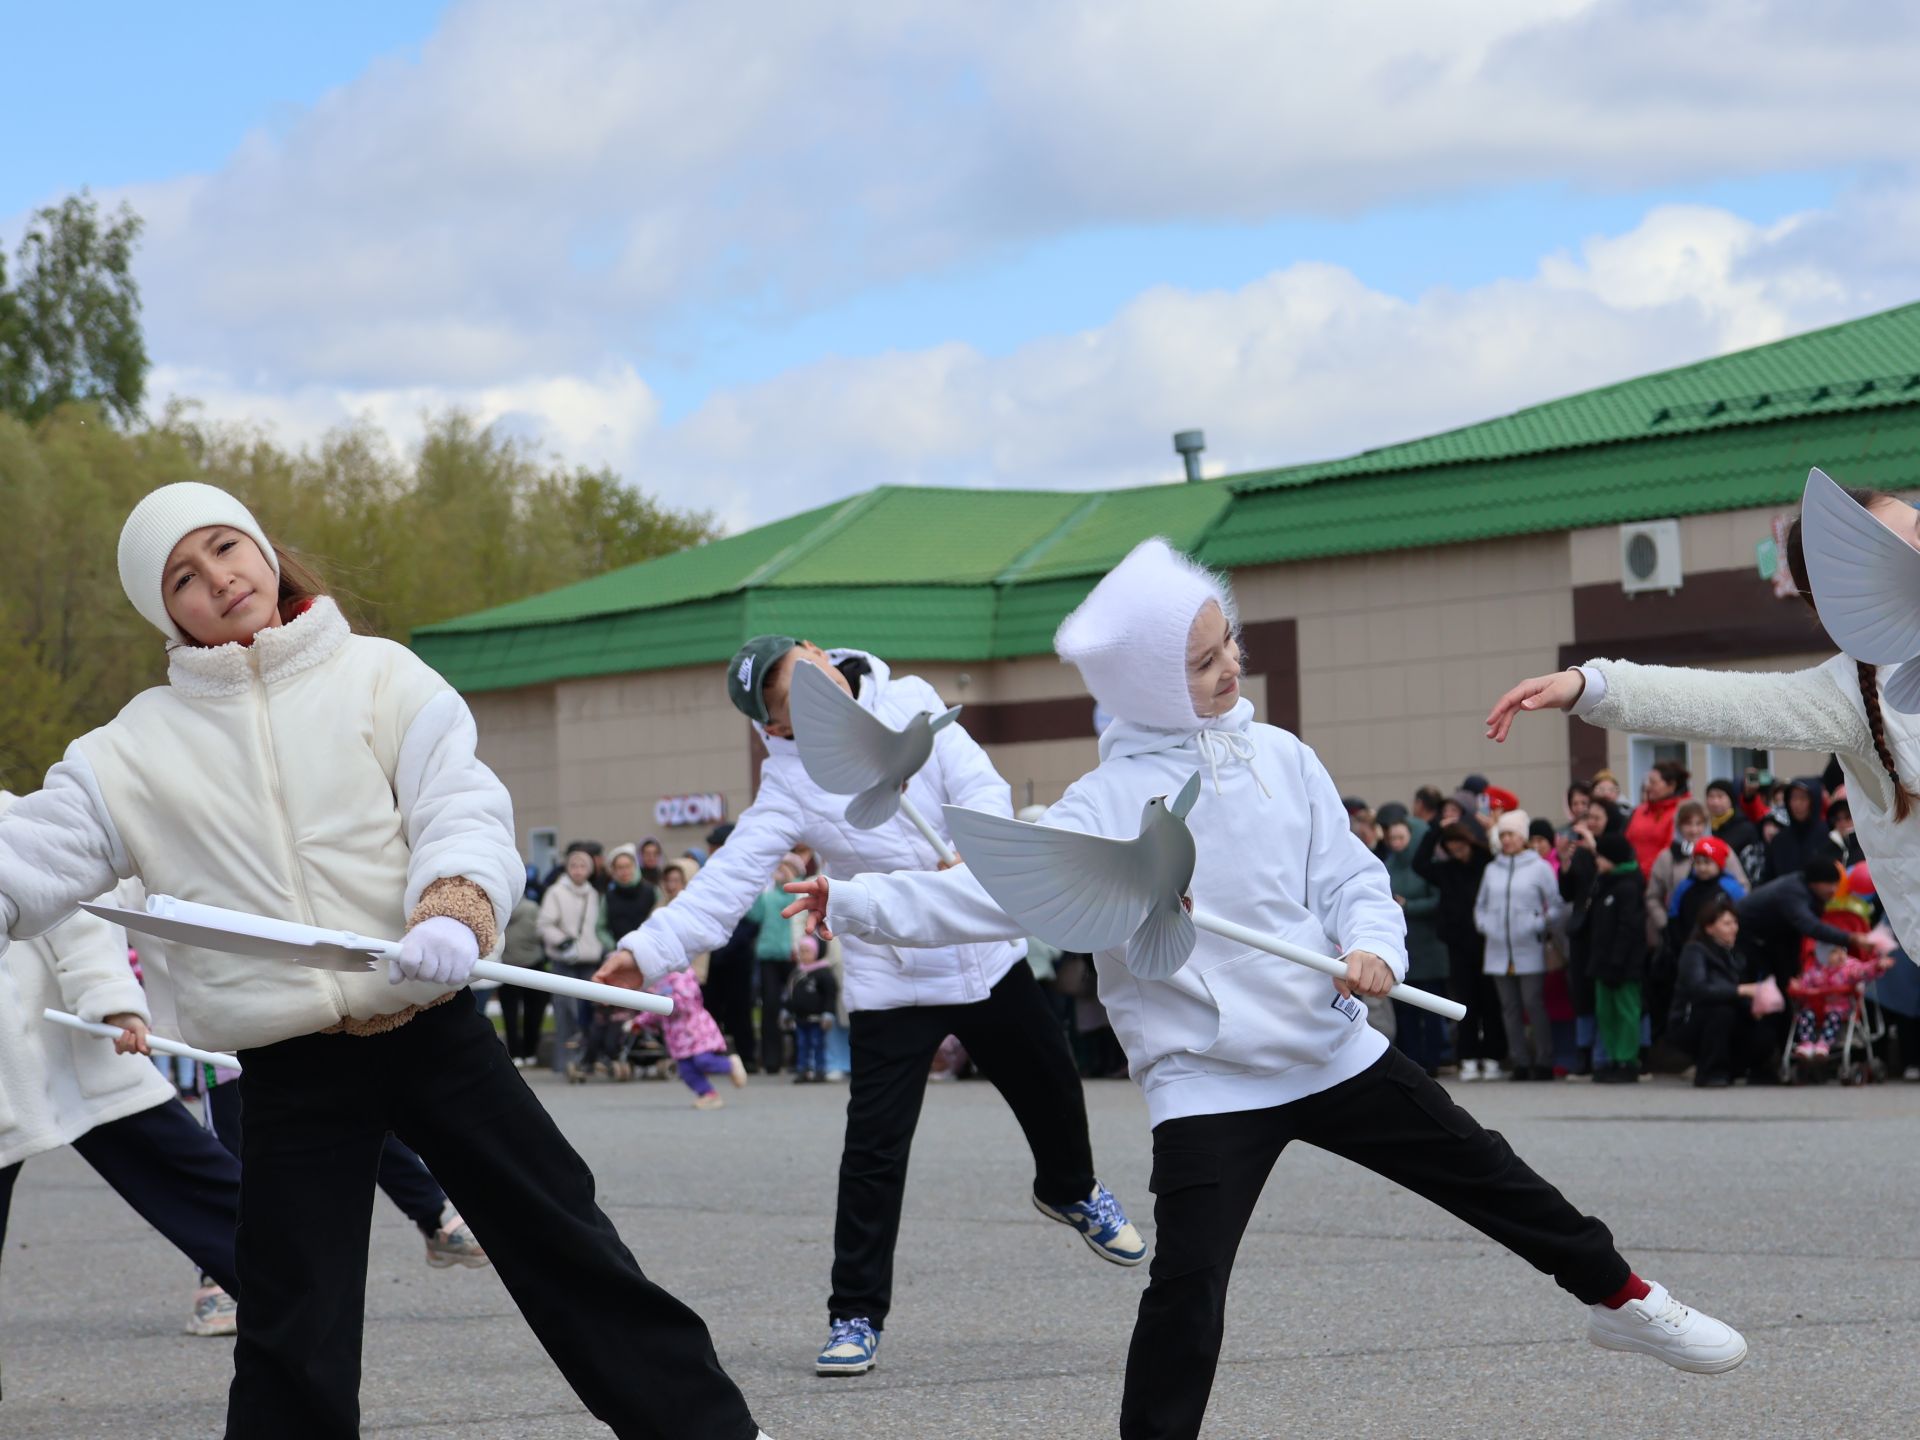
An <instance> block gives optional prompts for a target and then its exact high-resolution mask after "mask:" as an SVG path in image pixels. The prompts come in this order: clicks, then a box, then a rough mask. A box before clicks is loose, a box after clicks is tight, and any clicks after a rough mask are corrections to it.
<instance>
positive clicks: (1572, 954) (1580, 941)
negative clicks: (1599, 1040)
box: [1559, 823, 1600, 1075]
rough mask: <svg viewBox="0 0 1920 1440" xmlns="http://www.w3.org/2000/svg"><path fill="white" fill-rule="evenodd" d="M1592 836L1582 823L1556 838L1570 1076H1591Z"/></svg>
mask: <svg viewBox="0 0 1920 1440" xmlns="http://www.w3.org/2000/svg"><path fill="white" fill-rule="evenodd" d="M1593 844H1594V840H1593V835H1592V834H1591V833H1590V832H1589V831H1588V829H1587V827H1586V825H1585V824H1584V823H1581V824H1576V825H1574V826H1573V827H1572V828H1571V829H1570V830H1569V831H1568V833H1567V834H1565V835H1562V836H1561V837H1560V839H1559V846H1560V898H1561V899H1562V900H1564V901H1566V902H1567V998H1568V999H1569V1000H1571V1001H1572V1003H1573V1027H1574V1030H1573V1034H1574V1049H1575V1052H1576V1057H1577V1058H1576V1059H1575V1061H1574V1067H1573V1073H1574V1074H1575V1075H1591V1074H1592V1073H1593V970H1592V968H1591V967H1590V966H1589V964H1588V960H1587V948H1588V939H1589V933H1588V932H1589V923H1588V922H1589V921H1590V920H1591V918H1592V906H1593V887H1594V884H1595V882H1596V881H1598V880H1599V878H1600V869H1599V866H1598V865H1596V864H1595V863H1594V850H1593Z"/></svg>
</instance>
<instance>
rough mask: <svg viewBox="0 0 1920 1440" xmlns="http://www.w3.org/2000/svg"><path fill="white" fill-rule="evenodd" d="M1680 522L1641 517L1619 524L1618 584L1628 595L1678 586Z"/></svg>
mask: <svg viewBox="0 0 1920 1440" xmlns="http://www.w3.org/2000/svg"><path fill="white" fill-rule="evenodd" d="M1680 579H1681V572H1680V522H1679V521H1678V520H1641V521H1638V522H1637V523H1635V524H1632V525H1622V526H1621V527H1620V588H1621V589H1622V590H1624V591H1626V592H1627V594H1629V595H1639V594H1641V593H1643V592H1645V591H1649V590H1665V591H1666V592H1667V593H1668V594H1672V593H1673V592H1674V591H1676V590H1678V589H1679V588H1680Z"/></svg>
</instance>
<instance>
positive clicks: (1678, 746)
mask: <svg viewBox="0 0 1920 1440" xmlns="http://www.w3.org/2000/svg"><path fill="white" fill-rule="evenodd" d="M1662 760H1678V761H1679V762H1680V763H1681V764H1682V765H1686V764H1687V763H1688V761H1687V742H1686V741H1684V740H1663V739H1661V738H1659V737H1658V736H1655V735H1635V736H1632V737H1631V738H1630V739H1629V740H1628V741H1627V785H1626V788H1625V789H1624V790H1623V791H1621V793H1620V798H1621V799H1622V800H1624V801H1626V803H1627V804H1628V805H1638V804H1639V803H1640V787H1641V786H1643V785H1645V784H1646V783H1647V776H1648V775H1650V774H1651V773H1653V767H1654V766H1656V765H1658V764H1659V763H1660V762H1661V761H1662ZM1700 783H1701V784H1702V785H1704V784H1706V783H1707V782H1706V781H1705V780H1702V781H1701V782H1700Z"/></svg>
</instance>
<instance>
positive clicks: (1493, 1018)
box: [1413, 807, 1507, 1080]
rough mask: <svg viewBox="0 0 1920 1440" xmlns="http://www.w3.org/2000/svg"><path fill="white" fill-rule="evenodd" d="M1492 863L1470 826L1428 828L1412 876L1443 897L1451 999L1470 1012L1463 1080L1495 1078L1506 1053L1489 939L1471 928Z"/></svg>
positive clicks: (1441, 919)
mask: <svg viewBox="0 0 1920 1440" xmlns="http://www.w3.org/2000/svg"><path fill="white" fill-rule="evenodd" d="M1443 809H1444V807H1443ZM1443 847H1444V848H1443ZM1492 859H1493V856H1492V854H1491V852H1489V850H1488V849H1487V840H1486V832H1485V831H1484V830H1482V829H1481V828H1480V827H1479V826H1478V825H1477V824H1474V823H1472V822H1471V821H1470V820H1460V821H1456V822H1455V823H1453V824H1451V825H1430V826H1428V827H1427V833H1426V834H1425V835H1423V836H1421V837H1420V846H1419V849H1418V850H1416V851H1415V852H1414V856H1413V873H1414V874H1416V875H1418V876H1419V877H1420V878H1421V879H1422V880H1425V881H1426V882H1427V883H1428V884H1429V885H1432V886H1433V887H1434V889H1436V890H1438V891H1439V892H1440V908H1439V911H1438V912H1437V914H1436V915H1435V928H1437V929H1438V930H1439V932H1440V942H1441V943H1442V944H1443V945H1445V946H1446V947H1447V993H1448V994H1449V995H1450V996H1451V997H1452V998H1453V999H1455V1000H1457V1001H1459V1003H1460V1004H1462V1005H1464V1006H1466V1007H1467V1018H1466V1019H1464V1020H1462V1021H1461V1022H1460V1024H1459V1028H1458V1030H1457V1031H1456V1033H1455V1043H1454V1054H1455V1055H1456V1056H1458V1057H1459V1061H1460V1078H1461V1079H1462V1080H1478V1079H1480V1078H1481V1076H1482V1074H1483V1073H1484V1074H1487V1075H1490V1076H1495V1077H1497V1076H1498V1075H1499V1074H1500V1057H1501V1056H1503V1055H1505V1054H1506V1053H1507V1032H1506V1026H1505V1025H1504V1024H1502V1023H1501V1019H1500V997H1499V995H1498V994H1497V993H1496V992H1495V990H1494V986H1493V977H1491V976H1490V975H1488V974H1487V973H1486V953H1487V942H1486V938H1485V937H1484V936H1482V935H1481V933H1480V930H1479V927H1477V926H1476V925H1475V924H1474V923H1473V907H1474V902H1475V901H1477V900H1478V899H1479V898H1480V877H1481V876H1482V875H1484V874H1485V873H1486V869H1487V865H1488V864H1489V862H1490V861H1491V860H1492ZM1483 1067H1484V1069H1483Z"/></svg>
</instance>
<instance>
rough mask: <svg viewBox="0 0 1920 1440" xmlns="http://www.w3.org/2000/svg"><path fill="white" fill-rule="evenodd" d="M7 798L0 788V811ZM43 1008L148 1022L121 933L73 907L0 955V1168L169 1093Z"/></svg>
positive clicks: (141, 1067) (153, 1074)
mask: <svg viewBox="0 0 1920 1440" xmlns="http://www.w3.org/2000/svg"><path fill="white" fill-rule="evenodd" d="M13 803H14V797H13V796H11V795H8V794H6V793H5V792H4V791H0V811H4V810H5V809H7V808H8V807H9V806H11V805H12V804H13ZM49 1008H51V1009H54V1010H65V1011H67V1012H68V1013H69V1014H73V1015H78V1016H79V1017H80V1018H81V1019H82V1020H95V1021H98V1020H103V1019H105V1018H106V1017H107V1016H109V1015H121V1014H128V1013H131V1014H134V1015H138V1016H139V1017H140V1018H141V1019H143V1020H150V1019H151V1017H150V1016H149V1014H148V1011H147V1001H146V996H145V994H144V993H143V992H142V990H141V988H140V982H139V981H138V980H137V979H135V978H134V974H133V969H132V967H131V966H129V965H128V964H127V936H126V932H125V931H123V930H121V929H120V928H119V927H118V926H115V925H109V924H108V923H107V922H106V921H104V920H97V919H95V918H94V917H93V916H91V915H88V914H86V913H85V912H81V913H77V914H75V915H74V916H73V918H72V919H70V920H67V921H65V922H64V923H62V924H60V925H57V926H55V927H54V928H53V929H52V930H50V931H48V932H47V933H46V934H45V935H43V936H41V937H40V938H39V939H37V940H23V941H21V942H20V943H19V944H17V945H12V946H9V947H8V948H7V952H6V954H5V955H3V956H0V1169H4V1168H5V1167H6V1166H8V1165H15V1164H18V1163H19V1162H20V1161H22V1160H25V1159H26V1158H27V1157H28V1156H30V1155H38V1154H40V1153H41V1151H43V1150H53V1149H57V1148H58V1147H60V1146H62V1145H70V1144H72V1143H73V1142H74V1141H75V1140H78V1139H79V1138H80V1137H81V1136H82V1135H84V1134H86V1133H87V1132H88V1131H89V1130H92V1129H93V1128H94V1127H95V1126H98V1125H104V1124H106V1123H107V1122H108V1121H109V1120H120V1119H123V1118H125V1117H126V1116H128V1115H137V1114H139V1113H140V1112H141V1111H142V1110H151V1109H152V1108H153V1107H154V1106H156V1105H164V1104H166V1103H167V1102H168V1101H169V1100H171V1099H172V1098H173V1086H171V1085H169V1084H168V1083H167V1082H166V1080H165V1079H163V1078H162V1077H161V1074H160V1072H159V1071H158V1070H157V1069H155V1068H154V1065H153V1062H152V1061H151V1060H148V1059H147V1058H146V1057H145V1056H141V1055H120V1054H116V1053H115V1052H114V1048H113V1042H112V1041H111V1040H99V1039H96V1038H95V1037H93V1036H91V1035H82V1034H80V1033H78V1032H77V1031H74V1030H67V1029H63V1028H61V1027H58V1026H54V1025H49V1024H48V1023H47V1022H46V1021H45V1020H42V1019H41V1018H40V1012H41V1011H42V1010H46V1009H49Z"/></svg>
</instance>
